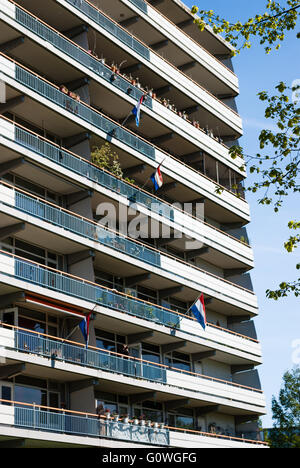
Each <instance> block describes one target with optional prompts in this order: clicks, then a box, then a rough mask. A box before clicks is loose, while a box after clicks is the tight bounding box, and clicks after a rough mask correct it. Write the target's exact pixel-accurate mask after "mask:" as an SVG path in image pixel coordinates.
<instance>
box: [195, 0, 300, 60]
mask: <svg viewBox="0 0 300 468" xmlns="http://www.w3.org/2000/svg"><path fill="white" fill-rule="evenodd" d="M299 8H300V2H299V0H287V1H286V2H285V5H282V4H281V3H280V2H277V1H274V0H269V1H268V2H267V5H266V11H265V12H264V13H258V14H257V15H255V17H253V18H249V19H248V20H247V21H245V22H244V23H242V22H241V21H237V22H236V23H231V22H229V21H228V20H227V19H224V18H221V17H220V16H219V15H217V14H216V13H215V12H214V11H213V10H199V8H198V7H197V6H193V8H192V14H193V15H195V14H197V17H196V18H195V23H196V24H197V25H198V26H199V29H200V30H201V31H203V30H204V28H205V26H206V24H208V25H210V26H211V27H212V28H213V31H214V32H215V33H216V34H221V33H222V34H224V38H225V40H226V41H227V42H229V43H230V44H231V45H232V46H233V47H234V50H233V51H232V55H235V54H237V53H239V52H240V51H241V50H242V49H245V48H248V49H249V48H250V47H251V46H252V43H251V39H252V38H253V37H258V38H259V39H260V44H264V45H265V51H266V53H267V54H268V53H270V52H271V50H272V47H274V48H275V49H279V48H280V45H281V42H282V41H283V40H284V38H285V32H286V31H289V30H292V29H294V28H295V26H296V22H297V19H298V9H299Z"/></svg>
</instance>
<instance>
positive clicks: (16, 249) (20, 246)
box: [0, 237, 63, 270]
mask: <svg viewBox="0 0 300 468" xmlns="http://www.w3.org/2000/svg"><path fill="white" fill-rule="evenodd" d="M0 248H1V250H4V251H5V252H10V253H12V254H14V255H18V256H19V257H23V258H26V259H28V260H32V261H33V262H36V263H40V264H41V265H46V266H49V267H51V268H54V269H57V270H59V269H61V270H62V269H63V256H62V255H58V254H56V253H53V252H49V251H48V250H45V249H42V248H40V247H38V246H35V245H32V244H28V243H27V242H24V241H21V240H19V239H16V238H13V237H8V238H7V239H4V240H3V241H2V242H0Z"/></svg>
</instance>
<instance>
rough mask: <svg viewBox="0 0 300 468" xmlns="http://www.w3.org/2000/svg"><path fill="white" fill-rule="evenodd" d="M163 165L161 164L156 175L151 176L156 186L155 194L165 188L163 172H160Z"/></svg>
mask: <svg viewBox="0 0 300 468" xmlns="http://www.w3.org/2000/svg"><path fill="white" fill-rule="evenodd" d="M161 165H162V164H160V165H159V166H158V168H157V169H156V171H155V172H154V174H152V176H151V180H152V182H153V184H154V189H155V192H157V190H158V189H160V188H161V187H162V186H163V183H164V180H163V176H162V173H161V170H160V168H161Z"/></svg>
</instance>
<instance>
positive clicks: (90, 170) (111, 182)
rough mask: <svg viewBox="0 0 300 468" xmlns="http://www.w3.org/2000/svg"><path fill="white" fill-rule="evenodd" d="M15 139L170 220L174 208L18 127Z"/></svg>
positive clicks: (172, 218)
mask: <svg viewBox="0 0 300 468" xmlns="http://www.w3.org/2000/svg"><path fill="white" fill-rule="evenodd" d="M15 141H16V142H17V143H19V144H21V145H22V146H24V147H25V148H28V149H30V150H31V151H34V152H35V153H37V154H39V155H41V156H43V157H45V158H47V159H50V160H51V161H54V162H55V163H56V164H59V165H61V166H62V167H65V168H66V169H69V170H71V171H73V172H75V173H76V174H79V175H80V176H83V177H86V178H87V179H89V180H91V181H93V182H96V183H97V184H99V185H102V186H103V187H105V188H107V189H109V190H112V191H113V192H115V193H118V194H120V195H122V196H124V197H126V198H127V199H128V200H129V201H130V202H131V203H133V204H135V203H138V204H140V205H143V206H145V207H146V208H147V209H149V210H150V211H153V212H154V213H157V214H160V215H163V216H164V217H165V218H167V219H170V220H171V221H174V209H173V208H172V207H171V206H170V205H167V204H165V203H163V202H161V201H159V200H157V199H156V198H154V197H152V196H151V195H150V194H147V193H145V192H142V191H140V190H138V189H137V188H135V187H133V186H130V185H129V184H127V183H126V182H124V181H122V180H121V179H118V178H117V177H114V176H113V175H112V174H109V173H108V172H106V171H104V170H102V169H100V168H98V167H96V166H93V165H92V164H90V163H89V162H88V161H85V160H83V159H80V158H79V157H76V156H75V155H73V154H71V153H69V152H67V151H64V150H63V149H61V148H58V147H57V146H55V145H52V144H51V143H49V142H47V141H45V140H43V139H41V138H39V137H38V136H37V135H34V134H32V133H30V132H27V131H25V130H23V129H22V128H20V127H18V126H15Z"/></svg>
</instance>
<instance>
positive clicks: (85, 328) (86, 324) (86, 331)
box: [79, 313, 92, 347]
mask: <svg viewBox="0 0 300 468" xmlns="http://www.w3.org/2000/svg"><path fill="white" fill-rule="evenodd" d="M91 315H92V313H90V314H89V315H88V316H87V317H84V319H83V320H82V322H80V324H79V328H80V330H81V333H82V334H83V337H84V339H85V343H86V347H88V344H89V335H90V320H91Z"/></svg>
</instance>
